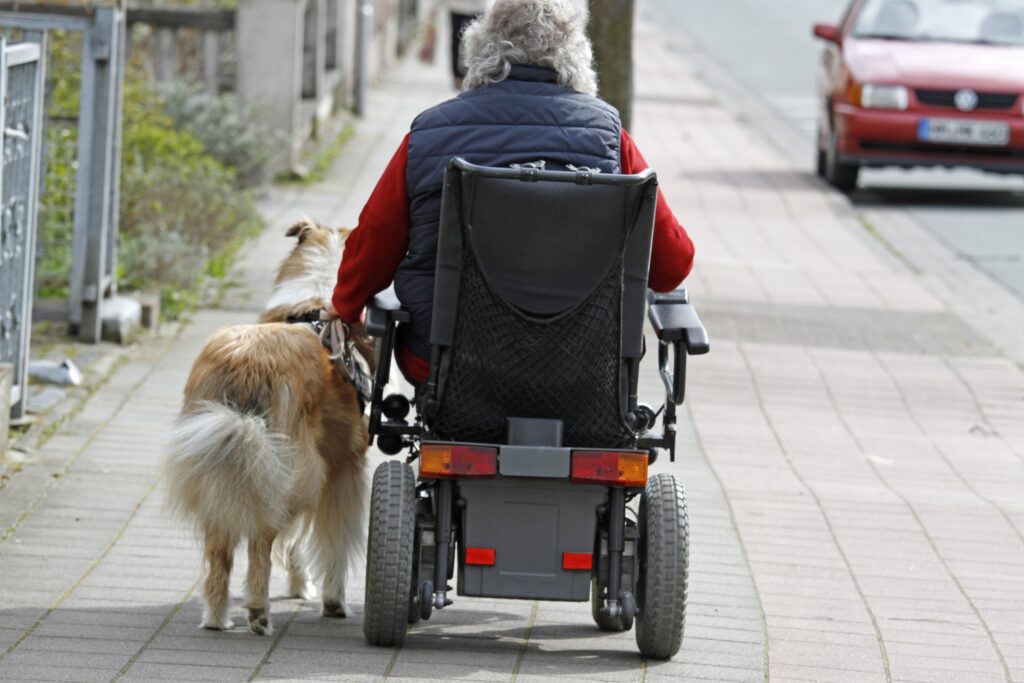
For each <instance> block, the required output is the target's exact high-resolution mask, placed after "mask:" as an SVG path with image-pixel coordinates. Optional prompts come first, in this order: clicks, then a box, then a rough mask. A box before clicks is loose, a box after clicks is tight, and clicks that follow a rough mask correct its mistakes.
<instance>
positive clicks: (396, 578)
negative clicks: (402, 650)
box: [363, 460, 416, 646]
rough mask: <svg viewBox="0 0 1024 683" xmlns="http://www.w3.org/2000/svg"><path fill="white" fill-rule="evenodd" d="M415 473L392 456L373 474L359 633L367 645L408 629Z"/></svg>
mask: <svg viewBox="0 0 1024 683" xmlns="http://www.w3.org/2000/svg"><path fill="white" fill-rule="evenodd" d="M415 530H416V477H415V476H414V475H413V473H412V470H411V469H410V468H409V466H408V465H406V464H405V463H401V462H396V461H394V460H391V461H388V462H384V463H381V465H380V466H379V467H378V468H377V471H376V472H374V473H373V487H372V489H371V492H370V533H369V539H368V544H367V550H366V607H365V615H364V617H363V636H365V638H366V642H368V643H370V644H371V645H384V646H391V645H401V644H402V642H403V641H404V640H405V632H406V630H407V629H408V627H409V601H410V595H411V593H412V576H413V547H414V535H415Z"/></svg>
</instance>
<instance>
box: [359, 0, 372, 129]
mask: <svg viewBox="0 0 1024 683" xmlns="http://www.w3.org/2000/svg"><path fill="white" fill-rule="evenodd" d="M356 3H357V5H356V69H355V71H356V73H355V89H356V92H355V112H356V115H358V116H362V115H364V114H365V113H366V90H367V88H368V86H369V81H370V45H371V42H372V40H373V39H372V36H373V2H372V0H356Z"/></svg>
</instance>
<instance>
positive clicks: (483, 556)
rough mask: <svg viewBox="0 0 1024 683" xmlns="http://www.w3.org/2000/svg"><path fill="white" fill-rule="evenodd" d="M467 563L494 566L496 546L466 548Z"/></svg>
mask: <svg viewBox="0 0 1024 683" xmlns="http://www.w3.org/2000/svg"><path fill="white" fill-rule="evenodd" d="M466 564H481V565H485V566H487V567H493V566H494V548H466Z"/></svg>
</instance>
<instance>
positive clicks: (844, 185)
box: [824, 125, 860, 193]
mask: <svg viewBox="0 0 1024 683" xmlns="http://www.w3.org/2000/svg"><path fill="white" fill-rule="evenodd" d="M824 161H825V180H827V181H828V183H829V184H830V185H831V186H832V187H834V188H836V189H837V190H839V191H840V192H845V193H850V192H853V191H854V190H855V189H857V177H858V176H859V175H860V166H858V165H857V164H847V163H843V162H842V161H840V160H839V133H838V132H836V128H835V126H834V125H833V126H832V130H831V131H829V135H828V148H827V149H826V152H825V160H824Z"/></svg>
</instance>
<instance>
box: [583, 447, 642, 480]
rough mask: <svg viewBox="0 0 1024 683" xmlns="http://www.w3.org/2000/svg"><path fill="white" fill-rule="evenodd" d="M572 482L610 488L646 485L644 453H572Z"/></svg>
mask: <svg viewBox="0 0 1024 683" xmlns="http://www.w3.org/2000/svg"><path fill="white" fill-rule="evenodd" d="M572 480H573V481H578V482H591V483H595V484H611V485H612V486H644V485H645V484H646V483H647V452H646V451H573V452H572Z"/></svg>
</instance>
